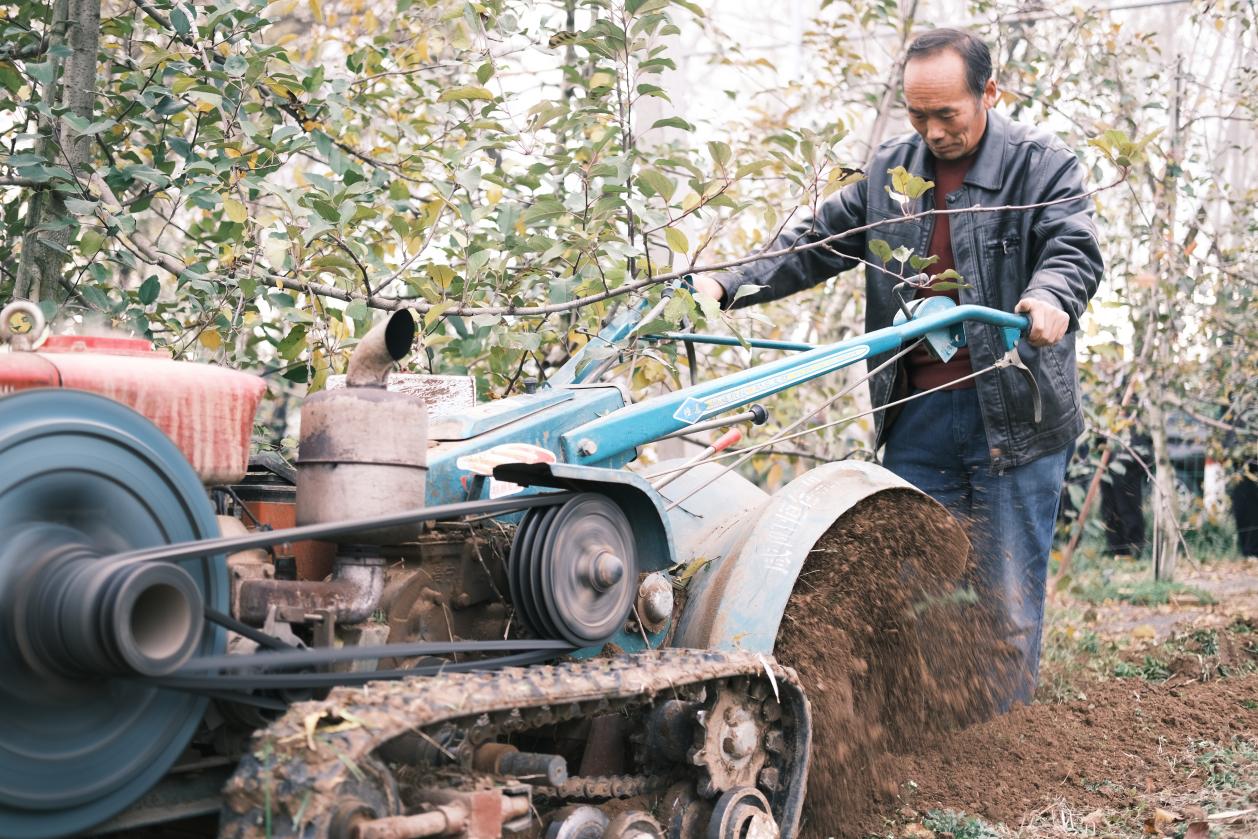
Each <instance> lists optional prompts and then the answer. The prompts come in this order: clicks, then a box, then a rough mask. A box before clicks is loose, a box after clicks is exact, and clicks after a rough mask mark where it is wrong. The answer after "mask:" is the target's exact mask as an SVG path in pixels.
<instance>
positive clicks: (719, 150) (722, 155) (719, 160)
mask: <svg viewBox="0 0 1258 839" xmlns="http://www.w3.org/2000/svg"><path fill="white" fill-rule="evenodd" d="M708 154H710V155H712V160H713V161H715V162H716V165H717V166H721V167H724V166H725V164H727V163H729V159H730V157H731V155H732V152H731V151H730V147H729V144H728V143H722V142H721V141H719V140H713V141H711V142H709V143H708Z"/></svg>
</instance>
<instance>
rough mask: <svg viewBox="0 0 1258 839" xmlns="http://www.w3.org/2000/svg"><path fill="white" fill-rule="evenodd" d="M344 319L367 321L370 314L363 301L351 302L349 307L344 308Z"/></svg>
mask: <svg viewBox="0 0 1258 839" xmlns="http://www.w3.org/2000/svg"><path fill="white" fill-rule="evenodd" d="M345 317H347V318H350V319H351V320H367V319H368V318H369V317H371V312H370V310H368V308H367V304H366V303H365V302H364V301H362V300H351V301H350V303H349V305H348V306H346V307H345Z"/></svg>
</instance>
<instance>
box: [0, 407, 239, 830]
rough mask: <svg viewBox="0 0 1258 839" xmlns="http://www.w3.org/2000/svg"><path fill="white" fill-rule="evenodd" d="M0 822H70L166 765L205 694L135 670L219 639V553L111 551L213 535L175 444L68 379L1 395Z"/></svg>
mask: <svg viewBox="0 0 1258 839" xmlns="http://www.w3.org/2000/svg"><path fill="white" fill-rule="evenodd" d="M0 534H2V535H0V672H3V673H4V674H5V675H4V679H3V680H0V717H2V718H3V720H4V724H3V725H0V825H2V826H3V831H2V832H3V833H4V835H5V836H6V837H9V838H10V839H40V837H50V836H63V835H67V834H74V833H79V832H81V831H84V830H87V829H88V828H91V827H92V826H94V825H96V824H98V823H100V822H102V821H104V820H106V819H108V818H110V817H111V816H113V815H115V814H117V813H118V812H120V811H122V810H123V809H125V808H126V807H128V806H129V805H130V804H132V803H133V802H134V801H135V800H137V799H138V798H139V797H140V796H141V795H143V794H144V793H145V792H146V791H147V790H148V789H149V788H150V787H152V785H153V784H154V783H156V782H157V780H158V779H160V778H161V777H162V775H163V774H164V773H165V772H166V771H167V770H168V769H169V768H170V767H171V765H172V764H173V763H174V762H175V760H176V758H178V757H179V755H180V754H181V753H182V752H183V750H184V749H185V747H186V746H187V744H188V742H189V741H190V740H191V738H192V735H193V733H194V732H195V729H196V726H197V725H198V723H199V722H200V720H201V718H202V715H203V713H204V711H205V707H206V703H207V701H208V700H207V699H206V698H205V697H201V696H194V695H191V694H187V693H180V692H176V691H170V690H161V689H158V688H156V687H153V686H151V685H150V684H146V683H145V682H144V681H143V678H142V677H144V676H152V675H163V674H165V673H169V672H171V671H172V670H174V669H175V668H177V667H178V666H180V665H181V664H183V663H184V662H186V661H187V660H189V659H190V658H192V657H193V656H196V655H211V654H216V653H219V652H222V650H223V647H224V641H225V637H224V633H223V631H222V630H221V629H218V628H217V627H213V626H212V625H210V624H208V623H206V622H205V621H204V620H203V610H204V609H205V608H213V609H217V610H220V611H226V609H227V598H228V588H227V585H228V584H227V570H226V563H225V561H224V560H223V558H222V557H208V558H203V559H190V560H185V561H183V562H180V563H167V562H150V563H125V562H119V561H117V560H111V559H107V557H108V556H109V555H111V554H117V553H121V552H125V551H128V550H132V549H136V548H144V547H152V546H157V545H165V544H171V543H175V542H184V541H189V540H196V539H203V538H209V537H213V536H217V535H218V528H217V525H216V522H215V518H214V513H213V509H212V508H211V506H210V503H209V499H208V498H207V496H206V493H205V490H204V488H203V487H202V486H201V483H200V481H199V480H198V478H197V475H196V473H195V472H194V471H193V469H192V467H191V466H190V465H189V464H188V463H187V461H186V460H185V459H184V457H183V455H182V454H181V453H180V451H179V449H178V448H177V447H176V446H175V445H174V443H172V442H171V441H170V440H169V439H168V438H167V437H166V436H165V435H163V434H162V433H161V431H159V430H158V429H157V427H156V426H154V425H153V424H152V423H151V422H149V421H148V420H147V419H145V418H144V417H142V416H141V415H139V414H137V413H136V412H134V411H132V410H131V409H129V408H126V407H124V406H122V405H120V404H118V403H117V402H113V401H111V400H109V399H106V398H104V397H101V396H96V395H94V394H90V393H84V392H79V391H71V390H52V389H49V390H31V391H25V392H22V393H18V394H15V395H10V396H5V397H3V398H0Z"/></svg>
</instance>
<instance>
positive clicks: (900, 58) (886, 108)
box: [865, 0, 917, 169]
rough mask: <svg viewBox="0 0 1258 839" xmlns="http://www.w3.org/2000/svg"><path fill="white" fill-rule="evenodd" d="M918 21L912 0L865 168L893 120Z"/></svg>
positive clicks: (870, 137)
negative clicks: (907, 57) (908, 52)
mask: <svg viewBox="0 0 1258 839" xmlns="http://www.w3.org/2000/svg"><path fill="white" fill-rule="evenodd" d="M916 22H917V0H910V3H909V7H908V9H907V10H905V12H904V17H903V19H902V21H901V32H900V49H899V51H898V52H897V53H896V58H895V63H894V64H893V65H892V66H891V71H890V72H891V75H890V76H889V77H888V79H887V86H886V87H884V88H883V90H882V100H881V101H880V102H879V103H878V115H877V116H876V117H875V118H874V125H873V128H871V129H870V131H869V140H868V146H867V147H868V151H867V152H866V157H865V168H866V169H868V168H869V164H870V163H871V162H872V161H873V159H874V152H875V151H877V150H878V145H879V144H880V143H882V137H883V135H884V134H886V133H887V123H889V122H890V121H891V110H892V108H893V107H894V106H895V99H896V95H897V94H898V93H899V91H900V77H901V76H902V75H903V73H904V53H905V51H906V50H907V49H908V45H909V37H910V36H911V35H912V34H913V24H914V23H916Z"/></svg>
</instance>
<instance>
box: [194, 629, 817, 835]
mask: <svg viewBox="0 0 1258 839" xmlns="http://www.w3.org/2000/svg"><path fill="white" fill-rule="evenodd" d="M770 674H771V677H770ZM735 680H737V681H736V682H735ZM735 683H737V684H740V685H764V686H765V688H767V689H768V690H771V691H773V692H775V693H776V694H777V695H779V696H780V702H781V707H782V712H783V713H782V720H781V722H782V725H781V731H782V732H783V733H784V742H785V744H786V748H783V749H781V750H780V751H778V752H776V753H775V754H774V755H773V757H774V761H775V765H774V768H775V769H776V770H777V772H778V776H779V777H780V778H781V782H780V783H779V784H778V785H777V789H776V791H774V792H772V794H771V795H770V800H771V802H772V804H773V811H774V815H775V817H776V818H777V819H778V821H779V824H780V825H781V826H782V829H781V835H782V836H783V837H788V839H789V837H792V836H794V835H795V832H796V829H797V825H798V821H799V811H800V806H801V804H802V800H803V789H804V784H805V782H806V778H807V772H806V767H807V756H808V750H809V745H810V744H809V736H810V731H811V724H810V720H809V708H808V702H807V700H806V699H805V698H804V695H803V692H802V690H801V688H800V686H799V680H798V678H797V676H796V674H795V672H794V671H793V670H790V669H788V668H784V667H782V666H781V665H778V664H777V663H776V662H774V661H773V660H772V659H771V658H769V657H767V656H763V655H759V654H752V653H739V652H715V651H705V650H690V649H666V650H650V651H646V652H641V653H635V654H626V655H618V656H613V657H608V658H597V659H589V660H584V661H573V662H564V663H559V664H553V665H538V666H533V667H528V668H505V669H503V670H498V671H495V672H492V673H459V674H451V675H444V676H440V677H436V678H409V679H403V680H399V681H393V682H379V683H371V684H368V685H365V686H363V687H361V688H345V687H343V688H337V689H335V690H333V691H332V692H331V693H330V694H329V695H328V697H327V698H326V699H323V700H320V701H313V702H303V703H299V704H295V705H293V706H291V707H290V708H289V710H288V711H287V713H285V714H284V715H283V716H281V717H280V718H279V719H277V720H276V721H275V722H274V723H272V724H271V725H270V726H268V727H267V728H266V729H263V730H261V731H259V732H258V733H257V734H255V736H254V739H253V742H252V744H251V748H250V749H249V754H247V755H246V756H245V757H244V759H243V760H242V761H241V762H240V764H239V765H238V767H237V769H236V772H235V774H234V775H233V776H232V778H231V779H230V780H229V781H228V783H227V785H226V786H225V787H224V790H223V795H224V806H223V813H222V818H221V822H220V834H219V835H220V838H221V839H263V837H269V838H270V839H299V838H300V839H324V837H334V833H335V823H336V821H337V812H338V811H337V808H338V804H339V803H340V802H341V801H343V800H344V799H345V798H346V796H347V795H349V794H351V791H353V792H352V794H353V795H355V796H356V797H358V798H361V797H362V793H361V792H358V790H359V789H360V788H361V787H362V784H363V776H364V772H363V770H362V769H361V768H360V767H368V766H372V765H374V764H375V763H376V762H377V758H376V757H375V755H374V753H375V751H376V750H377V749H378V748H380V747H381V746H382V745H384V744H385V743H387V742H389V741H390V740H392V739H394V738H396V737H399V736H401V735H404V734H407V733H409V732H419V733H420V735H421V736H424V737H433V738H436V737H437V736H439V735H440V731H439V730H440V729H441V728H443V727H445V728H446V729H447V730H448V728H449V726H450V725H455V726H457V727H459V728H461V729H462V730H463V731H464V732H465V733H466V737H467V739H468V740H469V741H470V742H473V743H476V742H485V741H488V740H490V739H492V738H494V737H496V736H499V735H504V734H510V733H511V732H513V731H523V730H527V729H535V728H538V727H541V726H545V725H551V724H554V723H562V722H567V721H571V720H576V719H580V718H587V717H595V716H600V715H605V714H610V713H621V712H628V711H632V710H634V709H636V708H640V707H645V706H647V705H649V704H650V703H652V702H654V701H655V700H656V699H659V700H665V699H688V700H697V699H700V698H702V696H704V695H705V694H706V693H707V692H708V690H709V689H712V690H720V689H723V688H725V687H726V686H728V685H730V684H735ZM757 692H759V689H758V688H757ZM573 782H576V783H573ZM639 783H641V784H642V785H643V786H644V787H646V786H653V785H654V782H653V781H650V780H645V779H638V778H636V777H633V776H628V777H626V776H615V777H610V778H574V779H572V780H571V781H569V784H571V785H572V788H571V789H569V788H568V785H564V786H563V787H561V789H560V790H558V791H557V792H559V793H560V795H561V796H562V797H567V795H568V793H572V794H573V797H574V798H580V797H581V796H582V794H585V793H593V794H591V795H589V796H588V797H589V798H591V799H597V798H602V797H620V796H619V795H618V794H617V791H618V785H619V790H620V791H627V790H628V789H630V788H631V787H634V786H635V785H637V784H639ZM537 792H538V793H539V794H542V795H544V794H546V791H545V790H544V789H538V790H537ZM604 792H610V793H611V795H609V796H604V795H603V793H604ZM379 798H380V799H381V800H396V797H395V796H390V795H382V796H379ZM391 806H392V805H391ZM395 814H396V813H391V812H379V813H377V814H376V815H377V816H386V815H395Z"/></svg>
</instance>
